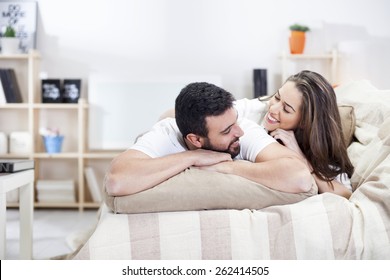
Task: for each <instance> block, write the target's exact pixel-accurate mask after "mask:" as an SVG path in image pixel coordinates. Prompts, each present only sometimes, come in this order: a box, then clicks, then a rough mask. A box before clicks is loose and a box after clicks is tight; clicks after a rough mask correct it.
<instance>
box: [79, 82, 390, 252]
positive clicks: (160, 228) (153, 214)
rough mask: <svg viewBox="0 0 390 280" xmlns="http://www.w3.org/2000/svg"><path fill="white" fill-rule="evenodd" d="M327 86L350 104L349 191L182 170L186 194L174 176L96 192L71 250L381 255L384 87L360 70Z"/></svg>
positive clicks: (388, 199) (386, 240) (389, 101)
mask: <svg viewBox="0 0 390 280" xmlns="http://www.w3.org/2000/svg"><path fill="white" fill-rule="evenodd" d="M336 94H337V98H338V103H339V105H340V107H343V106H346V107H349V108H352V110H350V111H349V113H348V114H347V115H344V116H342V118H343V128H344V133H345V132H346V131H349V133H350V135H349V136H348V135H347V137H349V138H350V139H349V140H348V141H350V145H349V146H348V154H349V156H350V158H351V161H352V163H353V165H354V166H355V172H354V174H353V176H352V178H351V182H352V186H353V190H354V191H353V194H352V196H351V198H350V199H349V200H347V199H345V198H343V197H340V196H337V195H333V194H330V193H325V194H320V195H319V194H317V193H316V191H317V190H316V188H315V186H313V188H312V190H311V191H310V192H309V193H306V194H302V195H299V196H293V197H291V196H288V197H286V196H285V195H284V194H278V193H270V192H267V191H264V189H263V188H261V189H260V191H259V187H258V186H253V185H251V183H249V182H246V183H245V182H244V183H243V182H242V181H240V179H238V180H237V182H236V183H232V182H231V181H234V180H233V179H232V178H229V179H226V178H225V180H227V181H223V182H221V181H220V180H219V179H216V181H215V182H213V181H211V183H210V181H209V179H207V177H208V176H200V177H196V175H195V176H194V175H192V176H194V177H196V179H194V180H195V181H196V183H197V186H198V187H199V190H198V192H197V193H195V194H194V193H191V192H189V193H190V194H188V191H185V186H184V184H181V185H180V186H181V187H180V188H179V187H178V185H177V182H176V184H173V183H172V184H168V185H169V186H168V187H166V186H165V188H164V187H160V188H156V189H155V190H153V191H154V193H152V195H148V194H147V193H146V194H142V195H141V196H138V197H134V196H132V197H131V198H129V200H123V201H120V200H118V199H117V198H113V197H109V196H107V195H106V199H105V203H104V204H103V205H102V209H101V214H100V218H99V222H98V224H97V226H96V229H95V230H94V231H93V232H92V234H91V236H90V237H89V238H88V240H87V241H86V242H85V244H83V246H81V247H80V249H79V250H78V251H77V252H76V253H75V254H74V257H73V259H100V260H106V259H114V260H118V259H125V260H129V259H134V260H136V259H138V260H159V259H164V260H170V259H176V260H179V259H181V260H199V259H208V260H225V259H236V260H238V259H241V260H243V259H246V260H249V259H250V260H256V259H283V260H291V259H301V260H302V259H306V260H310V259H316V260H318V259H390V156H389V154H390V90H378V89H377V88H375V87H374V86H373V85H372V84H371V83H370V82H369V81H367V80H361V81H353V82H350V83H346V84H343V85H340V86H338V87H337V88H336ZM346 118H347V119H348V121H345V119H346ZM348 127H349V128H348ZM344 136H346V135H344ZM191 172H192V171H191ZM188 177H191V176H188ZM210 177H212V176H210ZM200 178H203V180H204V182H203V181H201V180H202V179H200ZM212 178H213V177H212ZM176 179H177V178H176ZM176 179H174V180H176ZM177 180H179V181H180V178H179V179H177ZM185 182H186V184H188V185H191V184H195V183H188V181H185ZM231 184H233V186H231ZM234 184H236V185H234ZM174 185H176V188H175V189H176V190H177V189H180V190H181V192H179V193H175V192H172V189H169V187H171V188H172V186H174ZM210 185H217V186H218V187H217V188H215V190H212V189H211V188H210ZM248 186H250V187H248ZM229 188H231V189H230V190H229ZM182 189H184V190H182ZM247 189H249V190H247ZM237 190H242V191H241V192H237ZM202 193H206V194H207V195H202ZM259 197H261V198H262V199H259Z"/></svg>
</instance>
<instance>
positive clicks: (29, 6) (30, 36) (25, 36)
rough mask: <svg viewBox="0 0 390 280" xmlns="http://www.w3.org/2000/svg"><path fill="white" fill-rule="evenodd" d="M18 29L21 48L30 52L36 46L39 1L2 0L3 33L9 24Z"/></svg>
mask: <svg viewBox="0 0 390 280" xmlns="http://www.w3.org/2000/svg"><path fill="white" fill-rule="evenodd" d="M9 25H11V26H12V27H14V29H15V30H16V37H18V38H19V39H20V46H19V47H20V49H21V51H22V52H28V50H30V49H35V48H36V42H35V40H36V29H37V2H35V1H31V2H0V28H1V29H0V31H1V35H2V34H3V32H4V31H5V28H6V27H7V26H9Z"/></svg>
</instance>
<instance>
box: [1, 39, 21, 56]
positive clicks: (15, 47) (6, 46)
mask: <svg viewBox="0 0 390 280" xmlns="http://www.w3.org/2000/svg"><path fill="white" fill-rule="evenodd" d="M1 53H2V54H16V53H20V51H19V38H9V37H3V38H1Z"/></svg>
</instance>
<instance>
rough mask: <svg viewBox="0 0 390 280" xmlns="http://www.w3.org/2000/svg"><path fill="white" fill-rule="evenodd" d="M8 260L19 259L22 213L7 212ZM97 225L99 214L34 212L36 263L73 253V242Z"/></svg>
mask: <svg viewBox="0 0 390 280" xmlns="http://www.w3.org/2000/svg"><path fill="white" fill-rule="evenodd" d="M6 215H7V229H6V236H7V242H6V246H7V247H6V259H9V260H17V259H19V210H18V209H7V213H6ZM96 222H97V210H85V211H84V212H79V211H77V210H58V209H55V210H47V209H45V210H42V209H35V210H34V223H33V259H35V260H47V259H51V258H56V257H58V256H61V255H65V254H69V253H71V252H73V249H72V248H71V247H72V246H73V247H74V245H73V244H74V242H73V241H74V240H75V238H77V237H78V236H80V235H85V233H86V232H88V231H89V230H91V229H92V228H93V227H94V225H95V224H96Z"/></svg>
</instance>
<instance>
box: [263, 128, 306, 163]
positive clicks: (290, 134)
mask: <svg viewBox="0 0 390 280" xmlns="http://www.w3.org/2000/svg"><path fill="white" fill-rule="evenodd" d="M270 135H271V136H272V137H273V138H275V139H279V140H280V141H282V142H283V144H284V145H285V146H286V147H287V148H289V149H290V150H293V151H294V152H296V153H297V154H298V155H300V156H301V157H302V158H303V159H306V158H305V155H304V154H303V153H302V151H301V148H299V145H298V142H297V139H295V135H294V131H292V130H284V129H281V128H277V129H275V130H274V131H271V133H270Z"/></svg>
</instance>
